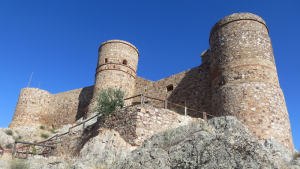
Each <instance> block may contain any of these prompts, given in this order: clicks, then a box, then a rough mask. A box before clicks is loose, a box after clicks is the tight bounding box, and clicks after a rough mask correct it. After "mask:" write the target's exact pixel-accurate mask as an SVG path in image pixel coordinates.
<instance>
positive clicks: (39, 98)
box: [8, 88, 52, 128]
mask: <svg viewBox="0 0 300 169" xmlns="http://www.w3.org/2000/svg"><path fill="white" fill-rule="evenodd" d="M51 98H52V95H51V93H49V92H47V91H45V90H41V89H36V88H23V89H22V90H21V92H20V95H19V99H18V102H17V106H16V109H15V112H14V116H13V119H12V122H11V123H10V124H9V126H8V127H9V128H17V127H20V126H39V125H40V124H43V121H42V115H44V114H47V113H49V112H48V108H49V105H50V102H51Z"/></svg>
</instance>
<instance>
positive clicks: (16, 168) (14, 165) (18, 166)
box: [10, 159, 29, 169]
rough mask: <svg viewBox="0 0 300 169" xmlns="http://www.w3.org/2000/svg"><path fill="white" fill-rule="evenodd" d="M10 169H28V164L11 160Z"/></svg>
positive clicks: (23, 161)
mask: <svg viewBox="0 0 300 169" xmlns="http://www.w3.org/2000/svg"><path fill="white" fill-rule="evenodd" d="M10 168H11V169H29V164H28V163H26V161H25V160H21V159H13V160H12V161H11V162H10Z"/></svg>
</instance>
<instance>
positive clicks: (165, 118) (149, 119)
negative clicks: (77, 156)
mask: <svg viewBox="0 0 300 169" xmlns="http://www.w3.org/2000/svg"><path fill="white" fill-rule="evenodd" d="M101 120H102V121H100V122H99V123H98V124H99V127H100V128H99V130H100V132H101V128H102V129H103V130H105V129H113V130H115V131H118V132H119V134H120V136H121V137H122V138H123V139H124V140H125V141H126V142H127V143H129V144H131V145H134V146H140V145H142V143H143V142H144V140H145V139H147V138H148V137H150V136H152V135H153V134H157V133H160V132H162V131H166V130H168V129H170V128H176V127H179V126H183V125H188V124H191V123H199V122H202V121H203V120H202V119H200V118H192V117H189V116H183V115H179V114H177V113H176V112H173V111H170V110H167V109H157V108H153V107H151V106H143V107H142V108H141V109H136V108H134V107H130V108H127V109H122V110H119V111H115V112H113V113H112V114H110V115H109V116H108V117H106V118H102V119H101Z"/></svg>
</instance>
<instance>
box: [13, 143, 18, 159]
mask: <svg viewBox="0 0 300 169" xmlns="http://www.w3.org/2000/svg"><path fill="white" fill-rule="evenodd" d="M16 144H17V143H16V141H15V144H14V150H13V152H12V158H14V155H15V153H16Z"/></svg>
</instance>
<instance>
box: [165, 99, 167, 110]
mask: <svg viewBox="0 0 300 169" xmlns="http://www.w3.org/2000/svg"><path fill="white" fill-rule="evenodd" d="M167 108H168V100H165V109H167Z"/></svg>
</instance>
